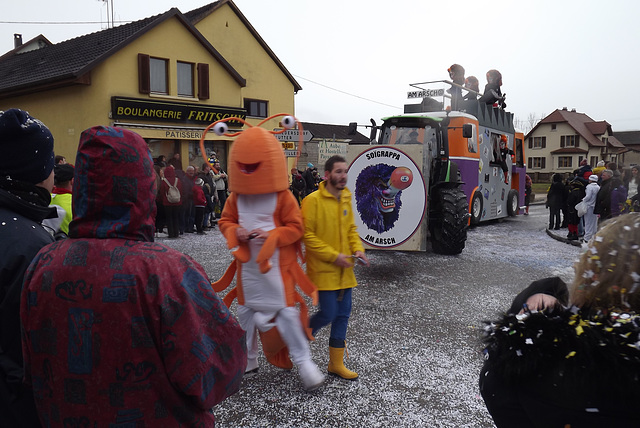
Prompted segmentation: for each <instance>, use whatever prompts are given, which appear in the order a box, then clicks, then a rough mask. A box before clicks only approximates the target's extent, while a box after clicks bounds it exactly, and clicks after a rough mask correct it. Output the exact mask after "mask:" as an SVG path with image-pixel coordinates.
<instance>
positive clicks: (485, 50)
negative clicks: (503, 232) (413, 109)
mask: <svg viewBox="0 0 640 428" xmlns="http://www.w3.org/2000/svg"><path fill="white" fill-rule="evenodd" d="M208 3H209V2H208V1H207V0H155V1H153V2H146V1H145V2H142V1H131V0H113V4H114V10H115V21H116V23H117V22H118V21H133V20H138V19H142V18H145V17H147V16H152V15H156V14H159V13H162V12H165V11H167V10H169V9H170V8H172V7H177V8H178V9H180V11H182V12H187V11H189V10H192V9H195V8H198V7H200V6H203V5H205V4H208ZM235 4H236V5H237V6H238V7H239V8H240V10H241V11H242V13H243V14H244V15H245V16H246V17H247V19H248V20H249V22H251V24H252V25H253V26H254V28H255V29H256V30H257V31H258V33H259V34H260V35H261V36H262V38H263V39H264V40H265V41H266V43H267V44H268V45H269V46H270V47H271V49H272V50H273V51H274V52H275V53H276V55H277V56H278V57H279V58H280V60H281V61H282V62H283V63H284V65H285V66H286V67H287V69H288V70H289V71H290V72H291V73H292V74H293V75H294V76H295V78H296V79H297V80H298V82H299V83H300V85H301V86H302V88H303V90H302V91H300V92H299V93H298V95H296V112H295V113H296V116H297V117H298V118H299V119H300V120H302V121H306V122H320V123H332V124H345V125H346V124H347V123H349V122H354V121H355V122H358V123H359V124H369V119H370V118H374V119H376V121H378V123H379V119H380V118H382V117H384V116H387V115H391V114H396V113H401V112H402V106H403V105H404V104H405V103H407V102H415V100H407V91H409V90H412V89H413V88H411V87H410V86H409V85H410V84H411V83H418V82H425V81H431V80H442V79H448V75H447V68H448V67H449V66H450V65H451V64H453V63H459V64H461V65H462V66H464V68H465V69H466V75H467V76H469V75H475V76H477V77H478V79H479V80H480V89H481V90H482V89H483V88H484V84H485V83H486V79H485V77H484V76H485V73H486V71H487V70H489V69H492V68H495V69H498V70H500V72H501V73H502V76H503V86H502V91H503V92H504V93H506V94H507V105H508V106H507V110H509V111H512V112H513V113H514V114H515V116H516V119H519V120H521V121H526V120H527V119H528V117H529V116H530V115H535V116H536V117H537V118H540V117H541V116H542V115H543V114H544V115H547V114H549V113H551V112H552V111H553V110H555V109H556V108H563V107H567V108H569V109H572V108H575V109H576V110H577V111H579V112H582V113H585V114H587V115H588V116H589V117H591V118H592V119H593V120H606V121H607V122H609V123H610V124H611V125H612V127H613V131H614V132H615V131H625V130H640V112H639V111H638V101H639V100H640V89H638V88H639V86H638V84H637V83H636V82H635V81H633V80H632V79H629V78H628V76H632V75H636V74H637V73H638V69H639V67H638V65H639V62H640V56H639V55H638V48H637V45H638V42H640V26H639V25H638V24H637V20H638V16H640V2H637V1H635V0H627V1H622V0H610V1H608V2H602V1H599V0H581V1H578V0H553V1H551V0H540V1H538V0H536V1H533V0H519V1H507V0H490V1H485V0H474V1H467V0H458V1H426V0H351V1H349V0H340V1H338V0H322V1H309V0H279V1H267V0H235ZM106 17H107V6H106V3H104V2H103V1H101V0H59V1H50V0H47V1H45V0H22V1H19V2H16V1H12V2H7V3H6V4H3V5H2V14H1V15H0V54H1V53H4V52H7V51H8V50H11V49H13V34H14V33H20V34H22V37H23V40H24V41H27V40H29V39H31V38H33V37H35V36H37V35H38V34H43V35H44V36H45V37H47V38H48V39H49V40H50V41H51V42H53V43H57V42H60V41H63V40H67V39H70V38H73V37H76V36H79V35H83V34H87V33H90V32H95V31H99V30H101V29H102V28H106V21H107V18H106ZM33 22H37V23H38V24H33ZM44 22H47V23H51V24H43V23H44ZM69 22H93V23H92V24H83V25H81V24H70V23H69ZM101 22H102V24H101ZM53 23H58V24H53ZM60 23H65V24H60ZM213 45H214V46H215V42H213ZM232 65H233V64H232ZM622 77H624V79H622ZM271 113H280V112H271ZM361 132H363V133H364V134H368V132H367V131H366V130H364V128H362V129H361Z"/></svg>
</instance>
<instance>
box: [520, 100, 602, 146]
mask: <svg viewBox="0 0 640 428" xmlns="http://www.w3.org/2000/svg"><path fill="white" fill-rule="evenodd" d="M551 123H566V124H568V125H569V126H571V127H572V128H573V129H574V130H575V131H576V132H577V133H578V135H580V136H581V137H582V138H583V139H584V140H585V141H586V142H587V143H588V144H589V145H590V146H596V147H604V145H605V144H604V143H603V142H602V140H601V139H600V138H598V137H597V135H602V134H604V132H605V131H607V130H608V131H609V135H611V134H612V133H613V132H612V131H611V125H609V124H608V123H607V122H606V121H600V122H596V121H594V120H593V119H591V118H590V117H589V116H587V115H586V114H584V113H578V112H576V111H575V110H571V111H569V110H567V109H562V110H555V111H554V112H553V113H551V114H550V115H548V116H547V117H545V118H544V119H542V120H541V121H540V122H538V124H537V125H536V126H535V127H534V128H533V129H532V130H531V131H529V133H528V134H527V137H528V136H529V135H530V134H532V133H533V132H534V131H535V130H536V129H537V128H538V126H540V125H541V124H551Z"/></svg>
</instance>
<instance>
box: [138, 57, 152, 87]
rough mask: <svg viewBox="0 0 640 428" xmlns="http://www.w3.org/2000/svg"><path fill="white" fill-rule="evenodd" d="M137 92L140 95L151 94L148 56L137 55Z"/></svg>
mask: <svg viewBox="0 0 640 428" xmlns="http://www.w3.org/2000/svg"><path fill="white" fill-rule="evenodd" d="M138 90H139V91H140V93H141V94H149V93H151V73H150V71H149V55H145V54H138Z"/></svg>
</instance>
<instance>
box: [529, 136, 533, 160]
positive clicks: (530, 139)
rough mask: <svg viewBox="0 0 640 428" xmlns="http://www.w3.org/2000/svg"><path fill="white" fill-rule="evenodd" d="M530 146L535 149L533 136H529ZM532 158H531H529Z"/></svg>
mask: <svg viewBox="0 0 640 428" xmlns="http://www.w3.org/2000/svg"><path fill="white" fill-rule="evenodd" d="M529 148H530V149H533V137H529ZM529 159H531V158H529Z"/></svg>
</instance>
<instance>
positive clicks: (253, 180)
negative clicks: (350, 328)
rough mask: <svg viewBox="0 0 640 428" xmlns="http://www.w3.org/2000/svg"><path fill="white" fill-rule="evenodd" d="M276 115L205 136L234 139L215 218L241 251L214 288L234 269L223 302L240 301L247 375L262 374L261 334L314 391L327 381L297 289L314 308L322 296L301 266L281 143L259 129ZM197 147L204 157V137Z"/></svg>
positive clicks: (273, 359) (268, 351)
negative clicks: (223, 198) (222, 203)
mask: <svg viewBox="0 0 640 428" xmlns="http://www.w3.org/2000/svg"><path fill="white" fill-rule="evenodd" d="M278 116H285V115H283V114H280V115H275V116H271V117H269V118H267V119H265V120H263V121H262V122H260V124H259V125H258V126H256V127H251V125H250V124H248V123H247V122H245V121H244V120H242V119H240V118H226V119H223V120H221V121H218V122H214V123H212V124H211V125H209V126H208V127H207V129H206V130H205V132H204V134H206V132H207V131H208V130H209V129H211V128H213V130H214V132H215V133H216V134H218V135H226V136H230V137H233V136H237V138H236V140H235V141H234V142H233V144H232V145H231V151H230V153H229V165H228V168H227V171H228V176H229V190H230V191H231V194H230V195H229V198H228V199H227V202H226V204H225V206H224V210H223V211H222V216H221V218H220V220H219V221H218V225H219V227H220V231H221V232H222V234H223V235H224V237H225V238H226V240H227V246H228V247H229V249H234V248H236V249H235V251H233V256H234V258H235V260H234V261H233V262H232V263H231V265H230V266H229V268H228V269H227V271H226V272H225V274H224V275H223V277H222V278H221V279H220V280H218V281H217V282H214V283H213V284H212V285H213V288H214V290H215V291H216V292H220V291H222V290H225V289H226V288H228V287H229V286H230V284H231V281H232V280H233V277H234V276H235V274H236V272H237V287H235V288H233V289H232V290H230V291H229V292H228V293H227V295H226V296H225V298H224V299H223V300H224V302H225V304H226V305H227V306H230V305H231V303H232V302H233V300H234V299H235V298H236V297H237V299H238V320H239V321H240V325H241V326H242V328H243V329H244V330H245V331H246V332H247V357H248V358H247V371H246V373H251V372H255V371H257V369H258V361H257V357H258V334H259V335H260V339H261V341H262V348H263V351H264V353H265V356H266V358H267V361H269V362H270V363H271V364H273V365H275V366H277V367H281V368H285V369H291V368H292V367H293V364H295V365H296V366H297V367H298V373H299V375H300V379H301V380H302V383H303V385H304V388H305V389H306V390H313V389H316V388H318V387H319V386H320V385H321V384H322V382H323V381H324V375H323V374H322V373H321V372H320V370H319V369H318V367H317V366H316V364H315V363H314V362H313V361H312V360H311V352H310V350H309V340H313V336H312V335H311V330H310V329H309V328H308V327H306V326H307V325H308V312H307V306H306V304H305V301H304V299H303V298H302V296H301V295H300V294H298V292H297V291H296V284H298V285H299V287H300V288H301V290H302V291H303V292H304V293H305V294H307V295H308V296H310V297H311V298H312V299H313V304H314V305H315V304H317V300H318V292H317V288H316V286H315V285H314V284H313V283H312V282H311V280H310V279H309V278H308V277H307V276H306V274H305V273H304V271H303V270H302V268H301V267H300V265H299V264H298V257H300V258H302V250H301V238H302V236H303V235H304V225H303V223H302V215H301V213H300V208H299V206H298V202H297V201H296V199H295V197H294V196H293V194H292V193H291V192H290V191H289V178H288V176H287V164H286V158H285V156H284V152H283V150H282V144H281V143H280V142H279V141H278V140H277V139H276V138H275V137H274V135H273V133H271V132H270V131H268V130H266V129H263V128H260V125H262V124H263V123H265V122H266V121H268V120H269V119H272V118H273V117H278ZM228 121H235V122H242V123H244V124H246V125H248V126H249V128H248V129H246V130H244V131H240V132H235V133H230V132H228V128H227V124H226V122H228ZM282 123H283V126H284V127H285V128H292V127H293V126H294V125H295V123H296V120H295V119H294V118H293V117H292V116H285V117H284V118H283V119H282ZM280 132H284V130H282V131H280ZM275 133H277V132H275ZM200 148H201V152H202V153H203V154H204V153H205V150H204V135H203V136H202V139H201V140H200ZM205 160H206V158H205ZM207 162H208V161H207ZM296 304H298V305H299V306H300V309H298V307H297V306H296ZM289 354H290V355H291V359H290V358H289ZM292 361H293V364H292Z"/></svg>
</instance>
